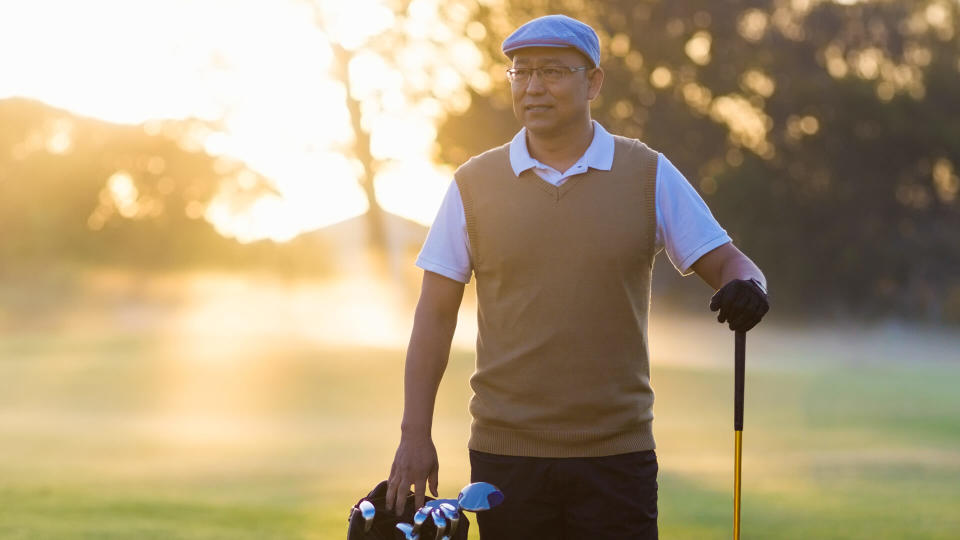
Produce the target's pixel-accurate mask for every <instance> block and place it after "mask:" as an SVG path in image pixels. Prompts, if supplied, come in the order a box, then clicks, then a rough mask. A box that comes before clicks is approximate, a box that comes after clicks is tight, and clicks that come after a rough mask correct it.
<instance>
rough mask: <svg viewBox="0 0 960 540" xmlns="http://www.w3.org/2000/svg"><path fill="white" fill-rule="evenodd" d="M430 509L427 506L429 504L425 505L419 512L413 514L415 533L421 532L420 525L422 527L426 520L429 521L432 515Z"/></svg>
mask: <svg viewBox="0 0 960 540" xmlns="http://www.w3.org/2000/svg"><path fill="white" fill-rule="evenodd" d="M428 502H431V501H428ZM430 511H431V509H430V508H429V507H427V505H423V506H421V507H420V509H419V510H417V513H416V514H414V515H413V532H414V533H415V534H420V527H422V526H423V524H424V522H425V521H427V518H428V517H430Z"/></svg>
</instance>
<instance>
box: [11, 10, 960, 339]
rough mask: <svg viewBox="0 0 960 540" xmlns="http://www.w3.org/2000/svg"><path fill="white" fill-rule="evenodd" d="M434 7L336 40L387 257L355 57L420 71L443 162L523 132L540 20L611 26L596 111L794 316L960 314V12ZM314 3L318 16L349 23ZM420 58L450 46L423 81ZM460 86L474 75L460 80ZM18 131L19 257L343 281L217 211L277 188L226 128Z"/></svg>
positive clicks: (17, 110) (304, 251)
mask: <svg viewBox="0 0 960 540" xmlns="http://www.w3.org/2000/svg"><path fill="white" fill-rule="evenodd" d="M421 4H423V2H409V1H396V2H392V3H388V6H389V8H390V9H392V10H393V19H392V21H393V22H392V26H389V27H388V28H387V29H385V30H383V31H381V32H378V33H377V34H375V35H373V36H370V37H369V38H368V39H367V40H366V41H363V42H362V43H359V44H358V43H349V42H347V41H343V40H342V41H341V42H338V43H334V45H333V46H332V51H333V67H332V68H331V71H332V73H334V75H336V76H337V77H339V78H340V79H342V80H343V81H345V82H344V84H345V85H346V95H345V100H346V106H347V110H348V111H349V118H350V126H351V129H352V133H353V135H352V136H351V137H350V138H349V140H348V142H347V143H345V144H344V145H342V147H341V149H340V150H341V151H342V152H343V153H344V155H350V156H352V157H353V159H354V162H355V163H356V164H357V165H358V166H359V167H358V170H360V171H361V174H359V175H358V176H357V181H358V182H359V184H360V185H361V186H362V187H363V189H364V193H365V194H366V198H367V206H368V210H367V213H366V216H367V218H366V219H367V221H368V222H369V225H368V229H369V234H368V235H367V240H366V241H367V242H368V243H370V244H371V245H372V246H373V247H374V248H376V249H380V250H384V249H389V247H388V246H387V245H386V244H385V241H384V237H385V233H384V229H385V225H384V218H383V217H382V214H383V213H384V209H383V208H382V205H381V204H380V203H379V202H378V197H377V185H378V184H377V180H376V179H377V176H376V175H377V172H378V170H382V169H383V167H384V165H385V164H388V163H389V162H390V159H391V156H390V152H389V151H386V152H384V151H382V150H381V151H377V149H376V145H377V141H376V139H375V137H373V136H372V135H374V133H373V130H372V129H371V128H370V121H369V120H368V118H367V117H368V116H371V115H372V112H371V111H372V109H374V108H376V104H377V103H380V104H381V105H380V108H381V109H383V108H385V106H384V105H382V104H383V103H386V102H387V101H388V99H387V98H389V96H387V97H384V96H386V95H387V91H386V90H384V89H383V88H380V87H373V88H372V89H371V88H370V87H369V85H367V87H366V88H364V87H362V85H360V84H358V83H356V82H353V83H351V78H350V76H349V73H350V69H351V66H353V64H352V63H351V62H353V61H355V60H356V59H357V57H359V56H361V52H362V53H363V54H368V53H369V52H370V51H377V54H378V55H379V58H381V60H383V61H384V62H387V63H388V64H391V65H395V66H399V67H400V68H401V69H402V73H403V75H404V79H403V81H402V87H403V89H404V92H405V93H406V94H407V98H406V99H407V100H408V101H409V102H410V103H412V104H413V105H412V107H413V108H415V109H417V110H419V111H428V112H426V113H424V114H426V115H427V116H428V117H429V118H430V119H431V121H432V122H434V123H435V125H436V142H435V144H434V146H433V154H434V156H433V157H434V159H435V161H436V162H438V163H443V164H447V165H449V166H452V167H455V166H457V165H459V164H460V163H462V162H463V161H465V160H466V159H467V158H468V157H469V156H471V155H473V154H476V153H478V152H481V151H483V150H485V149H487V148H489V147H492V146H495V145H498V144H502V143H503V142H505V141H507V140H508V139H509V138H510V137H511V136H512V134H513V133H515V131H516V129H517V125H516V122H515V120H514V119H513V116H512V112H511V109H510V102H509V88H508V86H507V83H506V81H505V78H504V77H503V70H504V69H505V67H506V62H505V59H504V58H503V56H502V54H501V53H500V51H499V44H500V42H501V41H502V39H503V38H504V37H505V36H506V35H507V34H508V33H509V32H510V31H511V30H512V29H513V28H515V27H516V26H517V25H519V24H522V23H523V22H525V21H526V20H529V19H530V18H532V17H535V16H539V15H542V14H544V13H551V12H560V13H568V14H571V15H573V16H576V17H579V18H581V19H583V20H585V21H587V22H588V23H590V24H591V25H593V26H594V27H595V28H597V29H598V31H599V33H600V37H601V47H602V49H603V50H602V58H603V61H602V64H603V67H604V69H605V72H606V78H605V83H604V89H603V91H602V93H601V96H600V98H599V99H597V101H596V103H595V105H594V109H593V110H594V116H595V118H596V119H597V120H599V121H600V122H601V123H602V124H604V125H605V126H606V127H607V128H608V129H609V130H610V131H612V132H614V133H619V134H622V135H625V136H630V137H637V138H640V139H642V140H644V141H645V142H647V143H648V144H650V145H651V146H652V147H654V148H656V149H658V150H660V151H662V152H664V153H665V154H666V155H667V156H668V157H669V158H670V159H671V161H673V162H674V164H675V165H676V166H677V167H678V168H679V169H680V170H681V171H682V172H684V174H685V175H686V176H687V178H688V179H689V180H690V181H691V183H692V184H693V185H694V186H695V187H696V188H697V189H698V190H699V191H700V193H701V194H702V195H703V196H704V198H705V199H706V201H707V203H708V204H709V205H710V207H711V208H712V209H713V211H714V213H715V214H716V216H717V217H718V219H719V220H720V222H721V223H722V224H723V225H724V226H725V227H726V228H727V229H728V231H729V232H730V234H731V236H732V237H733V238H734V240H735V242H736V243H737V245H738V246H740V247H741V248H742V249H743V250H744V251H745V252H747V253H748V254H749V255H750V256H751V257H753V258H754V259H755V260H756V261H757V262H758V263H759V265H760V266H761V267H762V268H763V269H764V270H765V272H766V273H767V274H768V277H769V280H770V284H771V288H772V293H773V298H774V302H775V305H777V306H782V308H783V312H781V315H788V314H789V315H794V316H798V317H809V316H823V315H828V316H833V317H837V318H844V317H865V318H868V319H878V318H904V319H912V320H924V321H934V322H953V323H956V322H960V272H958V269H960V241H958V240H957V235H956V231H957V226H958V224H960V197H958V191H960V180H958V170H957V163H960V123H957V122H953V121H951V120H950V114H951V113H950V111H952V107H954V106H955V101H956V96H957V95H960V52H958V50H960V38H958V36H957V30H958V29H960V7H958V4H957V3H956V2H950V1H945V0H910V1H896V2H893V1H873V2H853V3H850V2H843V3H840V2H825V1H816V0H789V1H788V0H768V1H760V0H754V1H747V0H742V1H741V0H730V1H726V2H712V1H707V0H701V1H690V2H683V3H678V2H657V1H639V2H636V1H630V2H626V1H625V2H618V1H609V2H583V1H579V0H535V1H524V2H510V1H485V2H448V3H441V4H438V5H437V6H436V9H437V13H436V14H435V17H436V20H440V21H449V25H450V28H447V29H446V30H445V32H446V33H447V34H451V35H454V36H456V37H457V38H459V39H462V38H468V39H469V40H470V42H472V43H474V44H475V45H476V49H472V50H471V49H465V48H462V50H459V49H457V48H456V47H444V45H443V43H444V42H443V41H440V40H433V41H431V39H432V38H429V37H428V39H420V40H419V41H418V40H417V39H414V38H412V37H410V36H411V35H413V34H415V33H411V31H410V28H411V26H410V25H411V24H412V23H411V22H410V21H416V20H417V19H416V17H415V16H414V15H416V13H415V11H416V10H417V9H420V10H421V11H422V9H423V6H422V5H421ZM311 5H313V6H314V7H316V6H318V5H319V4H311ZM314 13H315V15H316V24H318V25H321V26H323V25H327V26H330V25H335V24H336V21H335V20H333V21H332V22H331V19H330V17H329V16H328V17H327V18H325V17H324V11H323V10H322V9H319V8H317V9H315V11H314ZM331 33H332V31H331ZM361 45H362V48H361ZM411 50H413V51H418V52H419V54H420V56H419V57H418V58H420V57H425V58H432V57H433V58H435V57H437V55H438V54H439V53H438V51H440V50H443V51H445V55H446V56H443V59H444V62H437V61H436V59H435V60H434V61H433V63H430V62H426V61H423V60H421V61H420V64H418V65H420V66H421V67H423V69H422V70H421V69H413V68H412V67H411V65H412V64H411V63H410V61H409V57H410V56H411V53H410V51H411ZM478 50H479V54H478V53H477V51H478ZM368 56H369V54H368ZM366 59H367V60H369V58H366ZM451 67H452V68H453V69H452V70H451V69H450V68H451ZM444 69H447V70H448V71H450V72H445V71H443V70H444ZM451 73H452V74H451ZM456 76H459V77H461V79H463V80H464V81H466V84H465V85H463V86H457V85H455V84H444V83H443V81H444V80H447V79H450V78H451V77H454V78H455V77H456ZM418 81H419V82H418ZM371 96H374V97H377V98H378V99H379V101H376V100H371V99H369V98H370V97H371ZM365 115H366V116H365ZM0 126H2V128H0V229H2V230H3V231H4V236H3V241H2V242H0V257H2V259H3V262H4V264H3V266H4V267H8V268H10V267H13V266H18V267H21V268H22V267H24V266H29V265H31V264H47V262H48V261H51V260H64V261H77V262H81V263H84V264H88V263H95V264H123V265H135V266H138V267H148V268H165V267H191V266H197V265H200V266H204V265H207V266H211V265H212V266H217V267H236V266H239V267H243V268H249V267H251V266H252V267H258V268H261V269H264V270H267V271H279V272H287V273H291V269H293V271H292V272H293V273H302V274H307V275H320V274H323V272H325V271H329V270H330V267H331V264H330V263H329V259H330V253H329V251H330V250H329V249H321V248H320V247H318V246H323V245H327V247H328V248H329V242H327V244H324V240H322V237H323V234H322V233H320V234H313V235H311V234H304V235H301V236H300V237H299V238H297V240H294V241H293V242H290V243H274V242H270V241H259V242H252V243H247V244H239V243H237V242H235V241H233V240H230V239H228V238H225V237H224V235H222V234H218V232H217V231H216V230H215V229H214V228H213V227H211V226H210V223H209V222H208V220H205V219H203V218H204V215H205V211H206V209H207V208H208V206H209V204H210V202H211V200H212V199H213V197H214V196H215V195H217V194H220V195H221V196H222V195H223V193H228V194H229V197H228V200H229V201H230V204H231V206H232V209H233V211H236V212H242V211H243V209H244V208H245V207H247V206H250V205H252V204H254V203H255V201H256V200H257V199H258V198H261V197H264V196H272V195H275V194H276V192H275V189H274V187H272V184H271V179H270V178H269V177H266V176H265V175H264V174H263V173H258V172H255V171H254V170H252V169H250V168H248V167H247V166H245V165H244V163H243V162H242V161H240V160H237V159H229V158H225V157H223V156H215V155H211V154H209V153H208V152H207V151H205V150H204V147H203V145H202V144H197V143H195V142H191V141H193V140H195V139H197V138H198V136H199V137H202V134H203V133H204V132H205V130H206V132H209V131H211V130H212V129H215V127H216V126H211V125H210V122H206V121H201V120H169V121H150V122H147V123H145V124H142V125H139V126H123V125H116V124H110V123H107V122H103V121H99V120H93V119H90V118H85V117H82V116H79V115H75V114H72V113H70V112H68V111H64V110H58V109H55V108H52V107H48V106H45V105H43V104H41V103H38V102H33V101H29V100H23V99H7V100H3V101H0ZM198 134H199V135H198ZM381 146H382V144H381ZM407 226H408V227H412V228H413V229H417V227H415V226H413V225H412V224H409V225H407ZM420 234H421V235H422V234H423V231H422V230H421V231H420ZM414 249H415V246H411V245H407V246H405V247H404V248H403V250H404V253H407V255H409V254H410V253H409V252H410V251H411V250H414ZM661 264H667V263H666V262H665V260H662V261H661ZM661 274H662V273H661ZM661 290H662V293H661V295H662V297H663V298H665V299H671V298H672V299H673V300H675V301H677V302H680V303H683V301H684V298H689V297H690V295H691V294H693V293H692V292H690V287H684V286H680V285H679V282H678V281H676V280H673V281H670V280H667V281H664V282H663V284H662V286H661ZM696 292H697V293H699V291H696ZM698 298H699V296H698ZM698 301H699V300H698Z"/></svg>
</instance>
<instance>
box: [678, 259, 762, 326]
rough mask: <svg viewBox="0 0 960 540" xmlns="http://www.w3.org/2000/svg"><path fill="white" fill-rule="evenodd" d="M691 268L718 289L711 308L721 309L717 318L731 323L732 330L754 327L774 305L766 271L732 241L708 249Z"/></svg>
mask: <svg viewBox="0 0 960 540" xmlns="http://www.w3.org/2000/svg"><path fill="white" fill-rule="evenodd" d="M690 268H691V269H692V270H693V271H694V272H696V273H697V275H698V276H700V278H701V279H703V280H704V281H705V282H707V284H708V285H710V287H712V288H713V289H714V290H716V291H717V292H716V294H714V295H713V298H711V299H710V310H711V311H718V310H719V314H718V315H717V320H718V321H720V322H721V323H722V322H727V323H729V326H730V329H731V330H742V331H747V330H750V329H751V328H753V327H754V326H756V324H757V323H759V322H760V320H761V319H762V318H763V316H764V315H765V314H766V313H767V311H768V310H769V309H770V302H769V300H768V299H767V280H766V278H765V277H764V276H763V272H761V271H760V268H758V267H757V265H756V264H754V263H753V261H751V260H750V258H749V257H747V256H746V255H744V254H743V252H742V251H740V250H739V249H737V248H736V247H735V246H734V245H733V243H732V242H729V243H726V244H723V245H722V246H719V247H717V248H715V249H713V250H711V251H709V252H707V253H706V254H705V255H703V256H702V257H700V258H699V259H697V262H695V263H693V265H692V266H691V267H690Z"/></svg>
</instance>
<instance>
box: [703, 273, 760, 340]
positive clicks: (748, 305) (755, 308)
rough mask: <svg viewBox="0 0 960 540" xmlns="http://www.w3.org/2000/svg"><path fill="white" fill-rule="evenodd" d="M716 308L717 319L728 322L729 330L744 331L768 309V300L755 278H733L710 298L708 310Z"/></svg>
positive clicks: (758, 320)
mask: <svg viewBox="0 0 960 540" xmlns="http://www.w3.org/2000/svg"><path fill="white" fill-rule="evenodd" d="M718 309H719V310H720V313H719V314H718V315H717V320H718V321H720V322H727V323H729V324H730V329H731V330H736V331H743V332H746V331H747V330H750V329H751V328H753V327H754V326H756V325H757V323H758V322H760V319H762V318H763V316H764V315H765V314H766V313H767V311H769V310H770V301H769V300H768V299H767V293H766V291H764V290H763V288H761V286H760V284H759V283H757V282H756V281H755V280H752V279H734V280H732V281H731V282H730V283H727V284H726V285H724V286H723V287H721V288H720V290H719V291H717V292H716V294H714V295H713V298H711V299H710V311H717V310H718Z"/></svg>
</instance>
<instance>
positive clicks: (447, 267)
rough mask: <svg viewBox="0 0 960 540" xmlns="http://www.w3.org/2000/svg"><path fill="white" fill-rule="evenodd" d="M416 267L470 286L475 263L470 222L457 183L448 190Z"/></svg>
mask: <svg viewBox="0 0 960 540" xmlns="http://www.w3.org/2000/svg"><path fill="white" fill-rule="evenodd" d="M416 265H417V266H418V267H420V268H422V269H424V270H427V271H429V272H434V273H437V274H440V275H441V276H444V277H448V278H450V279H452V280H454V281H459V282H460V283H469V282H470V274H472V273H473V262H472V260H471V258H470V241H469V239H468V238H467V218H466V216H465V215H464V213H463V201H462V200H461V199H460V190H459V189H458V188H457V183H456V181H451V182H450V187H448V188H447V194H446V195H445V196H444V197H443V202H442V203H441V204H440V209H439V210H438V211H437V217H436V218H435V219H434V220H433V225H431V226H430V231H429V232H428V233H427V239H426V240H425V241H424V243H423V247H422V248H421V249H420V254H419V255H418V256H417V262H416Z"/></svg>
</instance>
